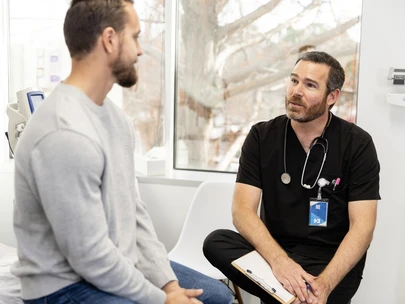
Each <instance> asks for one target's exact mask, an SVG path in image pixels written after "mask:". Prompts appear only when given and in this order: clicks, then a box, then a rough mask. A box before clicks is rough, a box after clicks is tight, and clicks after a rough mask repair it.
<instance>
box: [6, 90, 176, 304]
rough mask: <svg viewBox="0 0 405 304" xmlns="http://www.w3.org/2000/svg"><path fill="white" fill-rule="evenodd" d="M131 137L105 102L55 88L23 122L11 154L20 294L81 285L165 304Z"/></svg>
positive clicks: (163, 266)
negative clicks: (13, 175)
mask: <svg viewBox="0 0 405 304" xmlns="http://www.w3.org/2000/svg"><path fill="white" fill-rule="evenodd" d="M134 145H135V143H134V131H133V127H132V126H131V123H130V121H129V120H128V118H127V117H126V116H125V114H124V113H123V112H122V111H121V110H120V109H119V108H118V107H116V106H115V105H114V104H113V103H112V102H111V101H109V100H108V99H106V100H105V102H104V104H103V106H98V105H96V104H95V103H93V102H92V101H91V100H90V99H89V98H88V97H87V96H86V95H85V94H84V93H83V92H82V91H80V90H79V89H77V88H75V87H73V86H69V85H65V84H59V85H58V86H57V87H56V88H55V89H54V91H53V92H52V93H51V94H50V96H49V97H48V98H47V99H46V100H45V101H44V102H43V104H42V105H41V106H40V107H39V109H38V110H37V111H36V112H35V113H34V115H33V116H32V117H31V119H30V121H29V123H28V125H27V127H26V129H25V130H24V132H23V133H22V137H21V138H20V139H19V143H18V145H17V149H16V154H15V208H14V230H15V234H16V237H17V242H18V257H19V260H18V262H16V264H14V265H13V267H12V272H13V273H14V274H15V275H16V276H18V277H20V278H21V283H22V297H23V298H24V299H35V298H40V297H43V296H46V295H48V294H51V293H53V292H55V291H57V290H59V289H61V288H64V287H66V286H68V285H70V284H73V283H75V282H78V281H80V280H86V281H87V282H89V283H90V284H92V285H94V286H95V287H97V288H99V289H101V290H103V291H106V292H108V293H112V294H115V295H117V296H121V297H125V298H128V299H130V300H132V301H135V302H136V303H139V304H143V303H148V304H149V303H154V304H155V303H164V301H165V299H166V296H165V293H164V292H163V291H162V290H161V288H162V287H163V286H164V285H165V284H166V283H168V282H169V281H171V280H176V276H175V274H174V273H173V271H172V269H171V267H170V264H169V261H168V258H167V253H166V250H165V248H164V246H163V244H162V243H160V242H159V241H158V239H157V236H156V233H155V231H154V228H153V225H152V221H151V219H150V217H149V215H148V214H147V212H146V208H145V205H144V203H143V202H142V201H141V200H140V197H139V193H138V190H137V187H136V178H135V170H134V158H133V152H134Z"/></svg>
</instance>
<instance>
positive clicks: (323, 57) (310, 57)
mask: <svg viewBox="0 0 405 304" xmlns="http://www.w3.org/2000/svg"><path fill="white" fill-rule="evenodd" d="M301 60H303V61H310V62H313V63H321V64H326V65H327V66H329V67H330V70H329V75H328V80H327V82H326V89H327V91H326V96H327V95H329V93H330V92H332V91H334V90H336V89H339V90H340V89H342V87H343V83H344V82H345V71H344V70H343V68H342V66H341V65H340V63H339V61H337V60H336V59H335V58H333V57H332V56H331V55H329V54H327V53H325V52H317V51H311V52H307V53H304V54H303V55H302V56H301V57H300V58H298V60H297V62H296V63H295V64H297V63H298V62H299V61H301Z"/></svg>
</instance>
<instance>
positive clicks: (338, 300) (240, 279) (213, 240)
mask: <svg viewBox="0 0 405 304" xmlns="http://www.w3.org/2000/svg"><path fill="white" fill-rule="evenodd" d="M252 250H254V248H253V247H252V245H250V243H248V242H247V241H246V240H245V239H244V238H243V237H242V236H241V235H240V234H239V233H236V232H234V231H231V230H216V231H214V232H212V233H211V234H209V235H208V236H207V238H206V239H205V241H204V246H203V251H204V255H205V257H206V258H207V259H208V261H210V263H211V264H212V265H213V266H215V267H216V268H218V269H219V270H221V271H222V273H223V274H225V275H226V276H227V277H228V279H230V280H231V281H232V282H234V283H235V284H236V285H238V286H239V287H240V288H242V289H244V290H245V291H247V292H248V293H250V294H253V295H255V296H257V297H259V298H260V299H261V300H262V301H263V302H264V303H266V304H279V302H278V301H277V300H275V299H274V298H273V297H272V296H271V295H269V294H268V293H267V292H265V291H264V290H263V289H261V288H260V287H259V286H258V285H256V284H255V283H254V282H253V281H251V280H250V279H249V278H248V277H246V276H245V275H244V274H242V273H241V272H240V271H238V270H237V269H236V268H235V267H233V266H232V265H231V262H232V261H233V260H236V259H237V258H240V257H241V256H243V255H245V254H247V253H249V252H251V251H252ZM287 254H288V255H289V256H290V258H291V259H293V260H294V261H295V262H297V263H298V264H300V265H301V267H302V268H303V269H304V270H305V271H307V272H308V273H310V274H312V275H314V276H317V275H319V274H320V273H321V272H322V271H323V269H325V267H326V266H327V264H328V262H325V261H320V260H316V259H313V258H309V257H305V256H302V255H298V254H294V253H293V252H288V251H287ZM361 275H362V274H361V273H359V272H358V271H357V270H355V269H353V270H352V271H350V272H349V273H348V274H347V275H346V277H344V279H343V280H342V281H341V282H340V283H339V284H338V286H336V288H335V289H334V290H333V291H332V293H331V294H330V296H329V298H328V304H347V303H350V300H351V298H352V297H353V296H354V294H355V293H356V291H357V289H358V288H359V285H360V281H361V279H362V277H361Z"/></svg>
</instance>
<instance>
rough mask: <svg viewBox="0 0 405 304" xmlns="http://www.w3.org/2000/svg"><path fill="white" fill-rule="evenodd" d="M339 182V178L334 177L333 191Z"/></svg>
mask: <svg viewBox="0 0 405 304" xmlns="http://www.w3.org/2000/svg"><path fill="white" fill-rule="evenodd" d="M339 184H340V178H339V177H338V178H337V179H336V182H335V183H334V185H333V191H335V189H336V186H339Z"/></svg>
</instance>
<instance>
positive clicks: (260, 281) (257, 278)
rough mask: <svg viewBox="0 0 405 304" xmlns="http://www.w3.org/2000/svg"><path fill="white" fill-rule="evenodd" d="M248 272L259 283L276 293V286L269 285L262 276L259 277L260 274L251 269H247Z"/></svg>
mask: <svg viewBox="0 0 405 304" xmlns="http://www.w3.org/2000/svg"><path fill="white" fill-rule="evenodd" d="M246 272H247V273H248V275H249V276H250V277H251V278H252V279H253V280H254V281H256V283H257V284H259V285H261V286H263V287H264V288H265V289H267V290H268V291H270V292H272V293H276V289H275V288H274V287H270V286H269V285H267V284H266V283H265V282H263V280H262V279H261V278H259V277H258V276H256V275H255V274H254V273H253V272H252V271H251V270H250V269H246Z"/></svg>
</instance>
